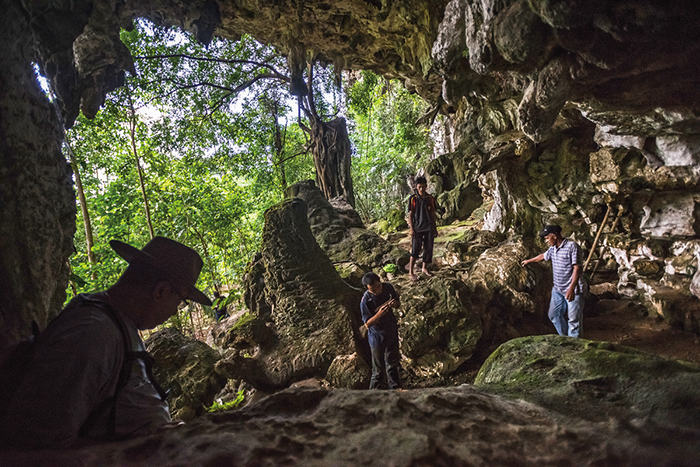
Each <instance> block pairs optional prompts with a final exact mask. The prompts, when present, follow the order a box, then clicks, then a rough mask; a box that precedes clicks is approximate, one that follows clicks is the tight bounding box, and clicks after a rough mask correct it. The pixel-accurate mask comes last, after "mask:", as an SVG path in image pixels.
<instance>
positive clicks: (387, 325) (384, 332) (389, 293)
mask: <svg viewBox="0 0 700 467" xmlns="http://www.w3.org/2000/svg"><path fill="white" fill-rule="evenodd" d="M392 298H395V299H398V298H399V295H398V294H397V293H396V290H395V289H394V286H393V285H391V284H389V283H387V282H383V283H382V293H380V294H379V295H374V294H373V293H372V292H370V291H369V290H368V291H366V292H365V294H364V295H363V296H362V301H361V302H360V312H361V313H362V322H364V323H366V322H367V321H369V319H370V318H372V316H374V315H375V314H377V309H378V308H379V307H380V306H382V305H383V304H384V303H386V302H388V301H389V300H391V299H392ZM368 339H369V346H370V347H379V346H380V345H382V344H387V343H392V342H394V340H396V341H398V339H399V326H398V324H397V322H396V317H395V316H394V313H393V312H392V311H391V310H388V311H386V312H385V313H384V314H383V315H382V317H381V318H379V320H378V321H376V322H375V323H374V324H373V325H372V326H371V327H370V328H369V335H368Z"/></svg>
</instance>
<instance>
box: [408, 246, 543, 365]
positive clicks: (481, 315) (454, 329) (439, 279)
mask: <svg viewBox="0 0 700 467" xmlns="http://www.w3.org/2000/svg"><path fill="white" fill-rule="evenodd" d="M526 252H527V249H526V248H525V246H524V245H523V244H522V242H521V241H517V240H513V241H509V242H503V243H501V244H499V245H498V246H495V247H493V248H490V249H487V250H486V251H484V252H483V253H482V254H481V255H480V256H479V257H478V258H477V259H476V260H475V261H474V262H472V263H458V264H457V265H456V266H454V267H453V268H451V269H446V270H444V271H440V272H439V273H437V274H435V276H434V277H432V278H430V279H428V280H422V281H419V282H418V283H415V284H410V285H409V286H406V287H405V288H401V289H400V290H399V294H400V297H401V308H400V309H399V311H398V315H399V316H398V321H399V335H400V337H401V352H402V353H403V354H404V355H405V357H406V358H407V359H408V361H407V362H406V363H405V366H406V367H407V368H408V369H410V370H411V371H412V372H414V373H415V374H417V375H419V376H423V377H430V376H445V375H449V374H450V373H452V372H454V371H455V370H456V369H458V368H459V366H460V365H461V364H463V363H464V362H466V361H467V360H470V359H471V360H472V361H475V362H480V361H483V359H485V358H486V356H487V355H488V354H489V353H490V352H491V351H493V350H494V349H495V348H496V347H497V346H498V345H500V344H501V343H503V342H505V341H507V340H509V339H512V338H514V337H519V336H521V335H525V333H527V332H529V331H530V330H532V329H533V328H536V327H537V323H541V322H542V320H543V316H542V311H541V310H546V303H547V301H548V299H549V295H548V287H547V286H548V285H549V284H551V282H550V283H548V282H547V281H546V280H544V278H543V277H542V276H544V274H542V270H541V269H540V268H536V269H534V268H533V269H532V270H530V269H528V270H526V269H524V268H522V267H521V266H520V262H521V261H522V260H523V259H525V257H526V256H527V253H526ZM535 277H537V278H538V279H543V280H542V281H541V282H539V284H538V283H537V282H536V281H535Z"/></svg>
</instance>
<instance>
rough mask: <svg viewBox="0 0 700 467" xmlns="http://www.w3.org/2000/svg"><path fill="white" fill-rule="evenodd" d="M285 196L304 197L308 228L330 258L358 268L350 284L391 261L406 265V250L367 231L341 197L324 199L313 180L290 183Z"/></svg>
mask: <svg viewBox="0 0 700 467" xmlns="http://www.w3.org/2000/svg"><path fill="white" fill-rule="evenodd" d="M287 196H291V197H297V198H299V199H302V200H304V203H306V206H307V207H308V219H309V224H310V225H311V231H312V232H313V234H314V237H315V238H316V241H318V244H319V245H320V246H321V248H322V249H323V251H324V252H325V253H326V254H327V255H328V257H329V258H330V260H331V261H332V262H333V263H335V264H342V265H344V267H345V268H348V267H349V265H348V263H351V264H352V265H354V266H355V267H356V268H357V269H359V271H360V273H359V274H355V275H352V277H353V278H354V279H355V282H354V283H352V285H353V286H355V287H361V284H360V283H359V281H357V276H359V277H361V276H362V275H363V274H364V273H366V272H369V271H371V270H372V269H377V268H379V267H381V266H383V265H385V264H390V263H393V264H397V265H398V266H399V267H403V266H405V265H406V264H408V260H409V254H408V252H407V251H406V250H404V249H402V248H399V247H397V246H394V245H392V244H390V243H388V242H387V241H386V240H384V239H383V238H382V237H380V236H379V235H377V234H376V233H374V232H372V231H370V230H367V229H366V228H365V226H364V224H363V223H362V220H361V219H360V216H359V214H357V211H355V210H354V209H352V207H351V206H350V205H348V204H347V203H346V202H345V201H344V200H343V199H342V198H334V199H332V200H331V201H327V200H326V199H325V198H324V197H323V194H322V193H321V190H319V189H318V188H317V187H316V185H315V183H314V182H313V181H312V180H306V181H303V182H299V183H296V184H294V185H292V186H290V187H289V188H288V189H287Z"/></svg>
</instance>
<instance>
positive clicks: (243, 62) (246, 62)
mask: <svg viewBox="0 0 700 467" xmlns="http://www.w3.org/2000/svg"><path fill="white" fill-rule="evenodd" d="M164 58H185V59H188V60H199V61H202V62H214V63H226V64H238V65H255V66H258V67H260V68H267V69H270V70H272V72H273V73H274V74H275V75H277V76H278V77H280V78H285V79H286V80H287V81H289V77H287V76H286V75H284V74H282V73H280V72H279V71H277V69H276V68H275V67H273V66H272V65H270V64H268V63H261V62H256V61H254V60H234V59H226V58H209V57H195V56H194V55H187V54H163V55H137V56H136V57H134V59H136V60H160V59H164Z"/></svg>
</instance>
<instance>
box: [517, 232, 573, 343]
mask: <svg viewBox="0 0 700 467" xmlns="http://www.w3.org/2000/svg"><path fill="white" fill-rule="evenodd" d="M540 237H542V238H544V240H545V241H546V242H547V244H548V245H549V249H548V250H547V251H545V252H544V253H542V254H541V255H538V256H535V257H534V258H530V259H526V260H525V261H523V263H522V265H523V266H525V265H526V264H529V263H536V262H539V261H551V262H552V273H553V276H554V277H553V286H552V298H551V300H550V302H549V312H548V316H549V319H550V320H551V321H552V323H553V324H554V328H555V329H556V330H557V333H558V334H559V335H560V336H569V337H580V336H581V331H582V329H583V302H584V293H585V289H586V283H585V281H584V279H583V266H582V263H583V254H582V252H581V247H580V246H579V245H578V244H577V243H576V242H574V241H573V240H571V239H569V238H564V237H562V235H561V227H559V226H558V225H547V226H545V227H544V229H542V231H541V232H540Z"/></svg>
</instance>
